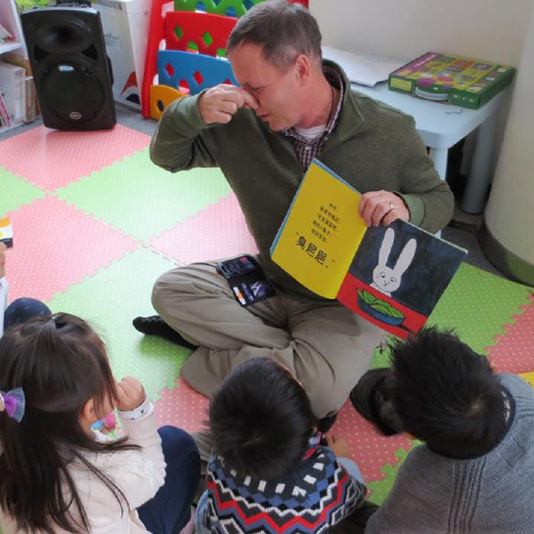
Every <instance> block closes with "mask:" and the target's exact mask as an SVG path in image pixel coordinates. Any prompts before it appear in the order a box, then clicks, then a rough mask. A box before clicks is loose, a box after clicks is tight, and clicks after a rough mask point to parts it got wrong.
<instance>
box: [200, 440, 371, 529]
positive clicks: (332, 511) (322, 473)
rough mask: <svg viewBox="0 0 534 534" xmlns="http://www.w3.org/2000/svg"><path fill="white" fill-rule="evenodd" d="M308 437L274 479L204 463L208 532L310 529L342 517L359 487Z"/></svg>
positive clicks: (214, 461) (217, 461)
mask: <svg viewBox="0 0 534 534" xmlns="http://www.w3.org/2000/svg"><path fill="white" fill-rule="evenodd" d="M318 441H319V438H318V436H315V437H314V438H312V440H311V441H310V449H309V450H308V452H307V453H306V455H305V456H304V458H303V460H302V461H301V462H300V464H299V465H298V466H297V467H296V468H295V469H293V470H292V471H290V472H289V473H288V474H286V475H285V476H284V477H283V478H282V479H280V480H269V481H266V480H258V479H253V478H251V477H248V476H247V477H240V476H239V475H237V473H236V472H235V471H231V470H227V469H225V466H224V461H223V460H222V458H220V457H215V456H213V457H212V458H211V460H210V463H209V465H208V476H207V491H208V502H207V513H206V516H205V523H206V524H205V526H206V528H208V529H209V530H210V532H212V533H214V534H245V533H246V534H252V533H254V534H282V533H283V534H297V533H298V534H315V533H318V534H319V533H325V532H327V531H328V528H329V527H330V526H332V525H335V524H336V523H339V522H340V521H341V520H342V519H344V518H345V517H347V516H348V515H349V514H350V513H351V512H352V511H353V510H354V509H356V508H357V507H359V506H360V505H361V504H362V503H363V500H364V497H365V491H366V489H365V486H364V485H363V484H361V483H360V482H358V481H357V480H356V479H354V478H353V477H352V476H351V475H350V474H349V473H348V472H347V471H346V470H345V468H344V467H342V466H341V465H340V464H339V463H338V462H337V460H336V457H335V455H334V453H333V452H332V450H331V449H330V448H328V447H323V446H318Z"/></svg>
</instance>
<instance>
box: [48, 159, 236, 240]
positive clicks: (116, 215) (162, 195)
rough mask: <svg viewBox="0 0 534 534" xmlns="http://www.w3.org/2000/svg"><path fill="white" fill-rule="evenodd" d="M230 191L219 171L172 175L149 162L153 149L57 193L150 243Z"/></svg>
mask: <svg viewBox="0 0 534 534" xmlns="http://www.w3.org/2000/svg"><path fill="white" fill-rule="evenodd" d="M229 192H230V186H229V185H228V183H227V182H226V180H225V178H224V176H223V174H222V172H221V171H220V170H219V169H214V168H210V169H193V170H191V171H182V172H179V173H171V172H168V171H165V170H163V169H161V168H160V167H157V166H156V165H154V164H153V163H152V162H151V161H150V158H149V154H148V149H145V150H141V151H139V152H137V153H135V154H134V155H132V156H128V157H126V158H125V159H124V160H122V161H120V162H116V163H114V164H113V165H110V166H109V167H105V168H104V169H102V170H100V171H97V172H94V173H93V174H91V175H90V176H86V177H84V178H82V179H81V180H80V181H78V182H76V183H72V184H70V185H69V186H67V187H65V188H60V189H57V190H56V193H57V195H58V196H59V197H60V198H62V199H64V200H65V201H67V202H68V203H69V204H73V205H74V206H75V207H76V208H78V209H82V210H84V211H86V212H88V213H91V214H93V215H94V216H95V217H96V218H98V219H102V220H103V221H104V222H106V223H109V224H111V225H112V226H113V227H114V228H115V229H119V230H122V231H123V232H125V233H128V234H131V235H133V236H134V237H136V238H138V239H142V240H145V241H148V240H149V239H150V238H152V237H154V236H156V235H158V234H160V233H161V232H163V231H164V230H166V229H168V228H170V227H172V226H173V225H174V224H176V223H177V222H181V221H183V220H184V219H186V218H187V217H190V216H192V215H194V214H195V213H196V212H197V211H199V210H201V209H202V208H205V207H206V206H207V205H209V204H213V203H215V202H217V200H218V199H219V198H221V197H224V196H227V195H228V194H229Z"/></svg>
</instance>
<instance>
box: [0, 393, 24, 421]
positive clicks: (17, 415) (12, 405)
mask: <svg viewBox="0 0 534 534" xmlns="http://www.w3.org/2000/svg"><path fill="white" fill-rule="evenodd" d="M25 409H26V399H25V398H24V391H22V388H15V389H12V390H11V391H8V392H7V393H4V392H3V391H0V412H3V411H4V410H5V411H6V412H7V415H9V417H11V419H15V421H16V422H17V423H20V422H21V421H22V418H23V417H24V410H25Z"/></svg>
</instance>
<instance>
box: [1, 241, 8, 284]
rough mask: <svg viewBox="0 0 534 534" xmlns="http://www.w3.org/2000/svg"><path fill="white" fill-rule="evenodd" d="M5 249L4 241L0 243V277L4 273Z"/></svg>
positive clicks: (2, 276)
mask: <svg viewBox="0 0 534 534" xmlns="http://www.w3.org/2000/svg"><path fill="white" fill-rule="evenodd" d="M6 250H7V247H6V246H5V245H4V243H0V278H4V276H5V275H6Z"/></svg>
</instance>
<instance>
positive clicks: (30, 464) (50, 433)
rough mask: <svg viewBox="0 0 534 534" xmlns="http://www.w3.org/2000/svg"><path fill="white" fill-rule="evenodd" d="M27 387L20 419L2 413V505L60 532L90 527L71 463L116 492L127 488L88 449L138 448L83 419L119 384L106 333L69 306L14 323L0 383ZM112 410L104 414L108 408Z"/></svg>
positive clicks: (31, 525) (18, 517)
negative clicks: (99, 434)
mask: <svg viewBox="0 0 534 534" xmlns="http://www.w3.org/2000/svg"><path fill="white" fill-rule="evenodd" d="M16 387H22V388H23V390H24V394H25V397H26V411H25V414H24V417H23V419H22V421H21V422H20V423H17V422H16V421H14V420H13V419H10V418H9V417H6V416H5V414H3V413H1V414H0V445H1V448H2V454H1V456H0V506H1V507H2V509H3V510H4V512H6V513H8V514H9V515H10V516H11V517H12V518H13V519H14V520H15V521H16V523H17V526H18V529H19V530H27V531H31V532H33V531H36V530H38V531H42V532H46V533H49V534H53V533H54V532H55V531H56V530H57V528H58V527H59V528H62V529H64V530H66V531H68V532H72V533H83V532H88V531H89V530H90V522H89V518H88V517H87V515H86V513H85V509H84V506H83V503H82V501H81V498H80V495H79V493H78V491H77V489H76V486H75V484H74V481H73V478H72V476H71V474H70V473H69V464H71V462H73V461H79V462H82V463H83V464H84V465H85V466H86V468H88V469H89V470H91V471H92V472H93V473H94V475H95V476H96V477H98V478H99V479H100V480H101V481H102V482H103V483H104V484H105V485H106V486H107V487H108V488H109V489H110V491H111V492H112V494H113V495H114V497H115V498H116V499H117V500H118V501H119V503H120V505H121V509H122V508H123V505H124V504H126V506H127V502H126V499H125V497H124V495H123V493H122V492H121V490H120V488H119V487H118V486H117V485H116V484H115V483H114V482H113V481H112V480H111V479H110V478H108V477H107V476H106V475H105V474H104V473H103V472H101V471H100V470H98V469H97V468H96V467H95V466H94V465H92V464H91V463H90V462H89V461H88V460H87V459H86V458H85V457H84V454H83V453H84V452H86V451H92V452H111V451H115V450H117V449H124V448H133V446H132V445H128V444H125V443H124V439H123V440H119V441H116V442H113V443H108V444H103V443H98V442H96V441H95V440H94V439H93V438H92V437H91V436H88V435H87V434H86V433H85V431H84V429H83V428H82V426H81V423H80V416H81V413H82V409H83V407H84V406H85V404H86V402H87V401H88V400H89V399H95V405H96V409H97V412H98V411H99V410H101V408H102V404H103V402H104V400H105V399H106V398H109V399H110V400H112V401H114V402H116V401H117V390H116V385H115V380H114V378H113V375H112V372H111V368H110V366H109V362H108V357H107V355H106V351H105V347H104V344H103V342H102V340H101V339H100V338H99V337H98V335H97V334H96V333H95V332H94V331H93V330H92V328H91V327H90V326H89V325H88V324H87V323H86V322H85V321H84V320H83V319H80V318H79V317H76V316H74V315H68V314H64V313H60V314H56V315H53V316H51V317H48V318H39V319H34V320H32V321H30V322H28V323H25V324H22V325H18V326H16V327H12V328H9V329H8V330H7V331H6V333H5V335H4V337H3V338H2V339H0V389H1V390H2V391H9V390H11V389H14V388H16ZM104 415H107V414H99V416H104Z"/></svg>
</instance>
